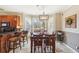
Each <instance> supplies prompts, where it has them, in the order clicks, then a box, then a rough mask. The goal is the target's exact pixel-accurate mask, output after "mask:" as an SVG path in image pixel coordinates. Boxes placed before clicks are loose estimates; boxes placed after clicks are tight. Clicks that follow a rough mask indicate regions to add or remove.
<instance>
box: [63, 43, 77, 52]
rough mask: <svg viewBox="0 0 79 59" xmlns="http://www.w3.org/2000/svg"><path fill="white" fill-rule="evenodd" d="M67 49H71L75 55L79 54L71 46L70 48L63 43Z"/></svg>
mask: <svg viewBox="0 0 79 59" xmlns="http://www.w3.org/2000/svg"><path fill="white" fill-rule="evenodd" d="M63 44H64V45H65V46H66V47H67V48H69V49H71V50H72V52H73V53H78V52H77V51H76V50H74V49H73V48H71V47H70V46H68V45H67V44H65V43H63Z"/></svg>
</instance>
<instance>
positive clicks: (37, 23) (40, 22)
mask: <svg viewBox="0 0 79 59" xmlns="http://www.w3.org/2000/svg"><path fill="white" fill-rule="evenodd" d="M31 22H32V25H31V27H32V31H35V30H46V29H47V25H48V23H47V19H40V18H39V16H38V17H32V20H31Z"/></svg>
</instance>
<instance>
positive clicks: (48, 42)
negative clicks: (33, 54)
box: [44, 35, 55, 53]
mask: <svg viewBox="0 0 79 59" xmlns="http://www.w3.org/2000/svg"><path fill="white" fill-rule="evenodd" d="M45 37H46V39H45V42H44V43H45V45H46V46H45V48H44V50H45V52H46V48H48V46H49V47H50V51H51V50H52V52H53V53H55V36H53V35H46V36H45Z"/></svg>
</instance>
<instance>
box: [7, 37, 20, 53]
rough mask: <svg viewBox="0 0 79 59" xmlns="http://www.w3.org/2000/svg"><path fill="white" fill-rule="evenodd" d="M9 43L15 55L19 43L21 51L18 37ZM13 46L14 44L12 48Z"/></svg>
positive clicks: (11, 39)
mask: <svg viewBox="0 0 79 59" xmlns="http://www.w3.org/2000/svg"><path fill="white" fill-rule="evenodd" d="M8 41H9V51H10V49H12V50H13V53H15V49H16V48H17V45H18V43H19V46H20V49H21V44H20V42H19V40H18V37H12V38H10V39H9V40H8ZM17 42H18V43H17ZM11 44H13V46H12V48H11Z"/></svg>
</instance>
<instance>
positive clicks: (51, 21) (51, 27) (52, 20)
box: [48, 16, 55, 34]
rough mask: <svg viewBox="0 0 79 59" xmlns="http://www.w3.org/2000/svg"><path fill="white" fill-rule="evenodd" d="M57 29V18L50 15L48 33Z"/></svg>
mask: <svg viewBox="0 0 79 59" xmlns="http://www.w3.org/2000/svg"><path fill="white" fill-rule="evenodd" d="M54 31H55V18H54V16H50V17H49V20H48V33H49V34H52V33H53V32H54Z"/></svg>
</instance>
